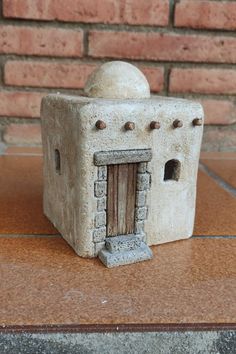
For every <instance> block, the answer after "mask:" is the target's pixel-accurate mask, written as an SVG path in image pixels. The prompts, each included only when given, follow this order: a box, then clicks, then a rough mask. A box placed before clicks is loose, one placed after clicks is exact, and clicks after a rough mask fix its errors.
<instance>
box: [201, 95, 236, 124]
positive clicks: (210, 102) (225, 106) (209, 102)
mask: <svg viewBox="0 0 236 354" xmlns="http://www.w3.org/2000/svg"><path fill="white" fill-rule="evenodd" d="M198 101H199V102H200V103H201V104H202V105H203V109H204V113H205V124H214V125H216V124H219V125H228V124H233V123H236V105H235V103H234V102H232V101H230V100H216V99H210V98H205V99H200V100H198Z"/></svg>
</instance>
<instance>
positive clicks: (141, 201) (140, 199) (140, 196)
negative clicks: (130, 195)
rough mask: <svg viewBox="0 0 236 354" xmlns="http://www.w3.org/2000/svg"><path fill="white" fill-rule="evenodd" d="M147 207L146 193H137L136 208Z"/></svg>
mask: <svg viewBox="0 0 236 354" xmlns="http://www.w3.org/2000/svg"><path fill="white" fill-rule="evenodd" d="M145 205H146V191H138V192H137V193H136V206H137V207H143V206H145Z"/></svg>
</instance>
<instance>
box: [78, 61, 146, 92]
mask: <svg viewBox="0 0 236 354" xmlns="http://www.w3.org/2000/svg"><path fill="white" fill-rule="evenodd" d="M84 91H85V93H86V95H87V96H89V97H100V98H119V99H126V98H149V97H150V87H149V84H148V81H147V79H146V77H145V76H144V75H143V73H142V72H141V71H140V70H139V69H138V68H137V67H136V66H134V65H132V64H129V63H126V62H123V61H111V62H108V63H105V64H103V65H101V66H100V67H99V68H98V69H97V70H95V71H94V72H93V73H92V74H91V75H90V76H89V78H88V80H87V82H86V85H85V88H84Z"/></svg>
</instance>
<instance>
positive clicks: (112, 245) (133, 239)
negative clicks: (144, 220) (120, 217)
mask: <svg viewBox="0 0 236 354" xmlns="http://www.w3.org/2000/svg"><path fill="white" fill-rule="evenodd" d="M141 242H142V241H141V239H140V238H139V237H138V236H135V235H127V236H126V235H119V236H115V237H108V238H107V239H106V249H107V250H108V251H110V252H111V253H114V252H122V251H132V250H134V249H136V248H138V247H140V245H141Z"/></svg>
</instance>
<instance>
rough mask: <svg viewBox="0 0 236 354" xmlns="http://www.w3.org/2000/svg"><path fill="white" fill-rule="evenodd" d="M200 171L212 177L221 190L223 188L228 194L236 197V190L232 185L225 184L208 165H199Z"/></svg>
mask: <svg viewBox="0 0 236 354" xmlns="http://www.w3.org/2000/svg"><path fill="white" fill-rule="evenodd" d="M199 169H200V170H201V171H203V172H205V173H206V174H207V175H208V176H209V177H211V178H212V179H213V180H214V181H215V182H216V183H217V184H218V185H219V186H220V187H221V188H223V189H224V190H225V191H226V192H228V193H229V194H231V195H233V196H234V197H236V188H234V187H232V186H231V185H230V184H228V183H227V182H225V180H223V179H222V178H221V177H219V176H218V175H217V174H215V173H214V172H213V171H211V170H210V169H209V168H208V167H207V166H206V165H204V164H203V163H202V162H200V163H199Z"/></svg>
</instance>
